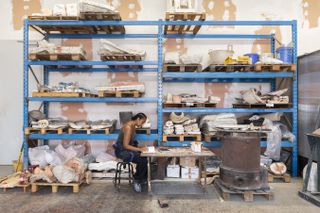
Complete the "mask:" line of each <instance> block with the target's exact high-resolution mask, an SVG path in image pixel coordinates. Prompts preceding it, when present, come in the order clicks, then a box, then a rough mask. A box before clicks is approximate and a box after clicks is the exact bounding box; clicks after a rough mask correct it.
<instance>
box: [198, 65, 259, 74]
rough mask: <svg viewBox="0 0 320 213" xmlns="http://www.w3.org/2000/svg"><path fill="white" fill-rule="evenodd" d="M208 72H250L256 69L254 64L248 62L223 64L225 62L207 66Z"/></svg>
mask: <svg viewBox="0 0 320 213" xmlns="http://www.w3.org/2000/svg"><path fill="white" fill-rule="evenodd" d="M204 71H206V72H250V71H254V65H248V64H232V65H223V64H211V65H209V66H208V67H207V68H205V70H204Z"/></svg>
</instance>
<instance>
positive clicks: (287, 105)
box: [232, 103, 292, 109]
mask: <svg viewBox="0 0 320 213" xmlns="http://www.w3.org/2000/svg"><path fill="white" fill-rule="evenodd" d="M232 106H233V108H246V109H247V108H249V109H257V108H261V109H265V108H291V107H292V104H291V103H289V104H232Z"/></svg>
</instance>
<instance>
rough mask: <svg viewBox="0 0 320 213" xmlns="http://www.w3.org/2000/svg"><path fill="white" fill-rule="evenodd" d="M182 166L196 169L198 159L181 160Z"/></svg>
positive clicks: (186, 158)
mask: <svg viewBox="0 0 320 213" xmlns="http://www.w3.org/2000/svg"><path fill="white" fill-rule="evenodd" d="M180 166H182V167H195V166H196V158H192V157H185V158H180Z"/></svg>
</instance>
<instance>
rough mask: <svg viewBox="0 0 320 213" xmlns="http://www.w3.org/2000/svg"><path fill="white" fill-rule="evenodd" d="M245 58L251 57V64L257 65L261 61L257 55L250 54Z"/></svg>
mask: <svg viewBox="0 0 320 213" xmlns="http://www.w3.org/2000/svg"><path fill="white" fill-rule="evenodd" d="M245 56H249V57H250V58H251V63H252V64H255V63H257V62H258V61H259V55H258V54H257V53H248V54H245Z"/></svg>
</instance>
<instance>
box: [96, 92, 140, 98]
mask: <svg viewBox="0 0 320 213" xmlns="http://www.w3.org/2000/svg"><path fill="white" fill-rule="evenodd" d="M143 94H144V93H143V92H140V91H98V96H99V97H116V98H124V97H133V98H139V97H142V95H143Z"/></svg>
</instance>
